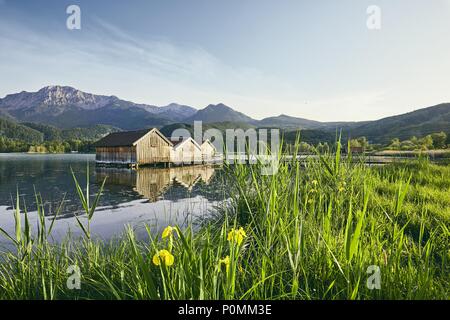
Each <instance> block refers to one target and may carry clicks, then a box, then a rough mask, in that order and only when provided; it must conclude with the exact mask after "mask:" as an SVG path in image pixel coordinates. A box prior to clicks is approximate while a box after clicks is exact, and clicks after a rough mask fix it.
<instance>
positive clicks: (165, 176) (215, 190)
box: [0, 154, 227, 243]
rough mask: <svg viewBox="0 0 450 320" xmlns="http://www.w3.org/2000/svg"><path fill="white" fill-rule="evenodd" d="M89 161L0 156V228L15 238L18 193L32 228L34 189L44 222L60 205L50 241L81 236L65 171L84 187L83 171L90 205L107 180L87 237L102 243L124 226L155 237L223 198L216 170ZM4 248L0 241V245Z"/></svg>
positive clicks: (68, 157) (83, 156)
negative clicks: (125, 166) (133, 166)
mask: <svg viewBox="0 0 450 320" xmlns="http://www.w3.org/2000/svg"><path fill="white" fill-rule="evenodd" d="M94 160H95V156H94V155H90V154H89V155H86V154H55V155H47V154H0V227H2V228H3V229H5V230H7V231H8V232H12V233H13V232H14V231H13V230H14V220H13V207H12V204H13V201H15V200H14V199H15V197H16V190H17V188H18V190H19V194H20V199H21V202H22V204H25V205H26V207H27V210H28V212H29V213H30V218H31V221H32V223H33V225H36V202H35V198H34V189H35V190H36V192H38V193H40V194H41V195H42V199H43V201H44V203H45V210H46V213H47V215H49V219H50V216H51V212H55V210H56V209H57V208H58V206H59V205H60V204H61V202H62V200H63V199H65V200H64V202H63V207H62V208H63V210H62V212H61V214H60V215H59V218H58V221H57V222H56V223H55V228H54V233H53V238H54V240H55V241H58V240H60V239H62V238H64V237H65V235H66V234H67V232H69V231H70V232H71V233H72V234H73V235H75V236H76V235H80V234H81V233H80V230H79V228H78V227H77V225H76V220H75V218H74V213H75V212H77V213H81V209H82V208H81V205H80V201H79V199H78V196H77V195H76V191H75V185H74V182H73V179H72V176H71V173H70V168H72V169H73V171H74V172H75V173H76V175H77V178H78V181H79V182H80V184H81V185H82V186H83V187H84V186H85V185H86V169H87V165H88V166H89V171H90V175H89V176H90V180H91V184H90V187H91V195H92V197H91V199H93V195H94V194H95V192H97V190H98V188H99V186H100V185H101V182H102V181H103V179H104V178H105V177H107V180H106V181H107V182H106V185H105V189H104V192H103V195H102V197H101V200H100V204H99V206H98V207H97V211H96V213H95V215H94V218H93V220H92V224H91V230H92V233H93V234H95V235H96V236H97V237H100V238H102V239H105V240H107V239H111V238H114V237H116V236H118V235H120V234H121V233H122V232H123V230H124V227H125V226H126V225H131V226H132V227H133V228H135V229H136V231H137V233H138V235H141V236H144V234H145V232H144V224H145V223H146V224H149V225H150V226H152V228H154V229H155V230H158V231H159V230H160V229H161V228H164V227H165V226H166V225H168V224H179V225H186V223H187V222H189V221H193V220H194V221H195V220H196V218H202V217H207V216H208V215H209V214H211V213H212V212H213V211H214V210H216V208H217V207H218V206H220V205H221V204H222V203H223V200H224V199H226V198H227V196H226V183H225V180H224V179H225V178H224V174H223V172H222V171H221V170H220V168H217V167H212V166H185V167H172V168H149V167H147V168H140V169H138V170H129V169H113V168H100V167H96V166H95V161H94ZM64 195H65V198H64ZM82 217H83V216H82ZM82 221H83V219H82ZM33 225H32V226H33ZM34 229H36V228H34ZM4 242H5V239H3V238H1V239H0V243H4Z"/></svg>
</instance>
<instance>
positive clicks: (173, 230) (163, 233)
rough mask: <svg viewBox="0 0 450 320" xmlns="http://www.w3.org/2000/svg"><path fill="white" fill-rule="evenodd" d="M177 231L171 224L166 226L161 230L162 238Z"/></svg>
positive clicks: (170, 235)
mask: <svg viewBox="0 0 450 320" xmlns="http://www.w3.org/2000/svg"><path fill="white" fill-rule="evenodd" d="M174 232H176V233H178V231H177V229H176V228H174V227H172V226H167V227H166V228H165V229H164V231H163V232H162V238H163V239H164V238H167V237H172V236H173V233H174Z"/></svg>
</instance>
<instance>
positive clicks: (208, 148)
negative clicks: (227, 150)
mask: <svg viewBox="0 0 450 320" xmlns="http://www.w3.org/2000/svg"><path fill="white" fill-rule="evenodd" d="M200 147H201V149H202V158H203V162H212V161H213V160H214V156H215V154H216V151H217V150H216V147H215V146H214V145H213V144H212V142H211V141H210V140H209V139H206V140H205V141H203V143H202V145H201V146H200Z"/></svg>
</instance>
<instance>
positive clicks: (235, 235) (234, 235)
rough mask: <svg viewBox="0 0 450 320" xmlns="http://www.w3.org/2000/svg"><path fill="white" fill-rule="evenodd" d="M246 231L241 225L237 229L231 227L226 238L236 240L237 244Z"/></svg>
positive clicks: (240, 241)
mask: <svg viewBox="0 0 450 320" xmlns="http://www.w3.org/2000/svg"><path fill="white" fill-rule="evenodd" d="M246 236H247V235H246V233H245V231H244V229H243V228H242V227H240V228H239V230H236V229H234V228H233V229H231V231H230V232H229V233H228V238H227V240H228V241H230V242H236V243H237V244H238V245H240V244H241V243H242V241H244V238H245V237H246Z"/></svg>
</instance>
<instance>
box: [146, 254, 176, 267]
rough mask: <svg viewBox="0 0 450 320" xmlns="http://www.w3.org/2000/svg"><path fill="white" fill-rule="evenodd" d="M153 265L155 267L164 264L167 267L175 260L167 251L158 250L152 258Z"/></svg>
mask: <svg viewBox="0 0 450 320" xmlns="http://www.w3.org/2000/svg"><path fill="white" fill-rule="evenodd" d="M152 261H153V264H154V265H155V266H159V265H161V263H162V264H164V265H165V266H167V267H169V266H171V265H173V263H174V261H175V258H174V256H173V255H172V254H171V253H170V252H169V251H167V250H159V251H158V252H157V253H156V254H155V255H154V256H153V259H152Z"/></svg>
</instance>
